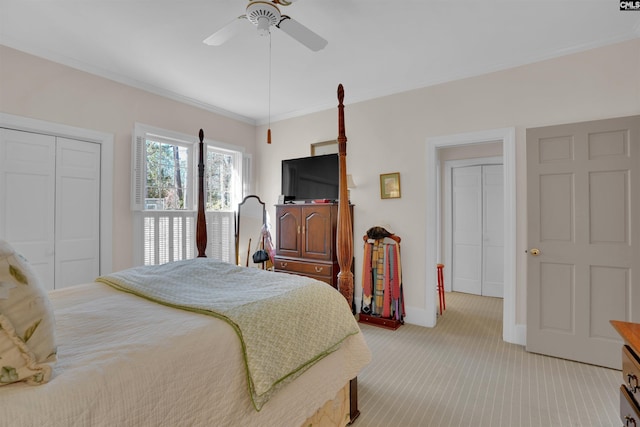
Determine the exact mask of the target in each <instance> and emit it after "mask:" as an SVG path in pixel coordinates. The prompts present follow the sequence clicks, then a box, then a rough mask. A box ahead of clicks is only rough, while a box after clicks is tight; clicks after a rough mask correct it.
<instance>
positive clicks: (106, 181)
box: [0, 113, 113, 274]
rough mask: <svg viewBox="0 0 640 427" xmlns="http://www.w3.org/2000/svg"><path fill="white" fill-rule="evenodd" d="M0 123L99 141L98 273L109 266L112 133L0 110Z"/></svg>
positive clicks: (67, 136)
mask: <svg viewBox="0 0 640 427" xmlns="http://www.w3.org/2000/svg"><path fill="white" fill-rule="evenodd" d="M0 127H2V128H7V129H15V130H21V131H25V132H35V133H41V134H46V135H52V136H58V137H63V138H71V139H77V140H81V141H89V142H94V143H97V144H100V147H101V150H100V151H101V156H100V159H101V161H100V183H101V184H100V274H108V273H111V272H112V269H113V232H112V230H113V134H110V133H105V132H100V131H95V130H91V129H83V128H78V127H74V126H68V125H63V124H59V123H53V122H47V121H44V120H38V119H32V118H29V117H22V116H15V115H12V114H6V113H0Z"/></svg>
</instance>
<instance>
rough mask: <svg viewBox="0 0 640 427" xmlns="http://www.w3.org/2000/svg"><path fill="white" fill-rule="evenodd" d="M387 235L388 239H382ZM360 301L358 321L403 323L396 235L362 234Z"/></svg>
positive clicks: (390, 325) (387, 325)
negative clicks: (378, 237) (377, 235)
mask: <svg viewBox="0 0 640 427" xmlns="http://www.w3.org/2000/svg"><path fill="white" fill-rule="evenodd" d="M385 239H390V240H391V241H392V242H386V241H385ZM363 240H364V255H363V263H362V302H361V305H360V314H359V316H358V321H359V322H360V323H367V324H370V325H374V326H379V327H382V328H387V329H393V330H395V329H398V328H399V327H400V326H401V325H402V324H404V296H403V291H402V267H401V263H400V240H401V239H400V237H399V236H396V235H395V234H390V235H387V236H386V237H384V238H380V239H371V238H369V236H368V235H367V234H365V235H364V236H363Z"/></svg>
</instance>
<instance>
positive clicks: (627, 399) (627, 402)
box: [620, 385, 640, 427]
mask: <svg viewBox="0 0 640 427" xmlns="http://www.w3.org/2000/svg"><path fill="white" fill-rule="evenodd" d="M620 419H621V420H622V425H623V426H625V427H640V409H639V408H638V406H637V404H636V402H635V401H634V400H633V397H631V396H630V395H629V391H628V390H627V388H626V387H625V386H623V385H621V386H620Z"/></svg>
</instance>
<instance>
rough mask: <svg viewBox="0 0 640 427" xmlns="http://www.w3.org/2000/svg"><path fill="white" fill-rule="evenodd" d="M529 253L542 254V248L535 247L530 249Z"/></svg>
mask: <svg viewBox="0 0 640 427" xmlns="http://www.w3.org/2000/svg"><path fill="white" fill-rule="evenodd" d="M529 253H530V254H531V255H533V256H538V255H540V249H536V248H533V249H531V250H530V251H529Z"/></svg>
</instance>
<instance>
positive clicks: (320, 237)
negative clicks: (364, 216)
mask: <svg viewBox="0 0 640 427" xmlns="http://www.w3.org/2000/svg"><path fill="white" fill-rule="evenodd" d="M351 217H352V218H353V206H351ZM337 223H338V205H337V204H336V203H317V204H316V203H305V204H291V205H276V257H275V260H274V263H273V264H274V268H275V270H276V271H281V272H287V273H294V274H300V275H302V276H308V277H313V278H314V279H318V280H321V281H323V282H326V283H328V284H330V285H331V286H333V287H335V288H337V286H338V278H337V276H338V273H339V272H340V266H339V265H338V261H337V258H336V227H337ZM351 224H352V226H353V221H352V223H351Z"/></svg>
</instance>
